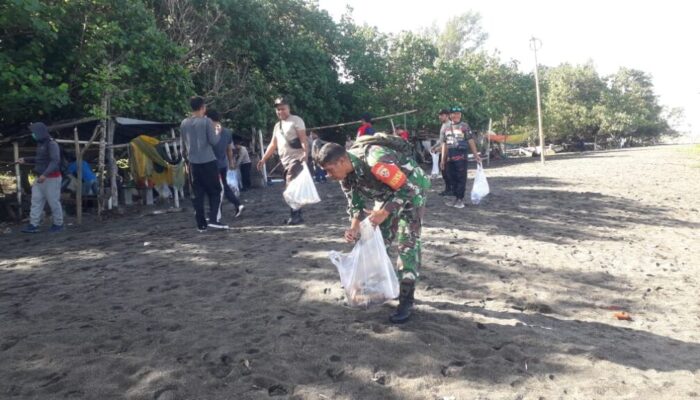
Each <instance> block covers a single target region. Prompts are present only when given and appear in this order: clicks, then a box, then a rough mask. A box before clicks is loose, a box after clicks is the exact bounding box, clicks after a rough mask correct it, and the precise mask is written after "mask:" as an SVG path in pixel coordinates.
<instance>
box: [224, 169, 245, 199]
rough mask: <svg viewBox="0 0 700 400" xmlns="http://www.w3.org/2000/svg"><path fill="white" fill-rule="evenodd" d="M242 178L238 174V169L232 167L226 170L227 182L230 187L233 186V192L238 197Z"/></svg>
mask: <svg viewBox="0 0 700 400" xmlns="http://www.w3.org/2000/svg"><path fill="white" fill-rule="evenodd" d="M239 182H240V180H239V179H238V174H237V173H236V170H234V169H230V170H228V172H226V184H227V185H228V187H230V188H231V190H232V191H233V194H235V195H236V197H238V195H239V194H240V193H241V192H240V183H239Z"/></svg>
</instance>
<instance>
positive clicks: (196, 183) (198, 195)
mask: <svg viewBox="0 0 700 400" xmlns="http://www.w3.org/2000/svg"><path fill="white" fill-rule="evenodd" d="M222 186H223V185H222V184H221V178H220V177H219V168H218V166H217V165H216V161H211V162H208V163H204V164H192V191H193V192H194V199H193V200H192V204H193V205H194V212H195V218H196V220H197V227H198V228H200V229H203V228H206V227H207V220H206V217H205V216H204V196H209V221H211V222H212V223H216V222H219V219H221V199H222V197H223V193H224V192H223V187H222Z"/></svg>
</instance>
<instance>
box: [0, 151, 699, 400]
mask: <svg viewBox="0 0 700 400" xmlns="http://www.w3.org/2000/svg"><path fill="white" fill-rule="evenodd" d="M486 173H487V176H488V179H489V183H490V186H491V194H490V195H489V196H488V197H487V199H486V200H485V201H484V202H483V203H482V204H480V205H479V206H472V205H469V206H467V207H466V208H464V209H462V210H458V209H454V208H448V207H446V206H445V205H444V204H443V198H442V197H440V196H438V195H437V193H438V192H440V191H442V189H443V185H442V181H441V180H434V181H433V182H434V185H433V188H432V189H431V191H430V196H429V203H428V212H427V216H426V219H425V223H424V231H423V248H424V252H423V268H422V276H421V280H420V282H419V284H418V287H417V291H416V298H417V305H416V309H415V313H414V316H413V317H412V319H411V321H410V322H409V323H407V324H405V325H402V326H395V325H391V324H390V323H389V322H388V319H387V316H388V314H389V313H390V311H391V310H392V308H393V307H394V305H395V303H389V304H386V305H383V306H378V307H375V308H371V309H369V310H356V309H351V308H349V307H347V305H346V304H345V297H344V292H343V289H342V288H341V287H340V283H339V279H338V274H337V272H336V270H335V267H334V266H333V265H332V264H331V262H330V260H329V259H328V252H329V251H330V250H339V251H349V250H350V249H351V247H352V246H351V245H349V244H346V243H345V242H344V240H343V239H342V234H343V230H344V229H345V227H346V225H347V218H346V214H345V199H344V196H343V194H342V192H341V191H340V188H339V185H338V184H337V183H331V182H329V183H326V184H320V185H318V188H319V193H320V195H321V198H322V199H323V201H322V202H321V203H320V204H317V205H314V206H312V207H309V208H308V209H307V210H306V211H305V215H304V217H305V219H306V224H305V225H303V226H293V227H289V226H283V225H282V224H281V222H282V220H283V219H284V218H285V217H287V216H288V211H287V209H286V208H285V205H284V203H283V200H282V195H281V192H282V187H281V186H280V185H276V186H273V187H270V188H269V189H265V190H262V189H257V190H253V191H249V192H246V193H244V195H243V200H244V201H245V203H244V204H245V205H246V206H247V210H246V212H245V214H244V215H243V216H242V217H241V218H239V219H235V220H234V219H233V218H232V209H233V207H232V206H231V205H230V204H227V205H226V206H225V208H224V217H225V219H226V221H227V222H229V223H231V225H232V229H230V230H228V231H218V232H206V233H204V234H199V233H197V231H196V229H195V225H194V217H193V215H192V208H191V204H190V203H189V201H186V202H185V205H186V207H187V209H186V210H185V211H184V212H182V213H165V214H159V215H150V212H151V211H153V208H150V209H149V208H133V209H129V210H128V211H127V212H126V214H125V215H113V216H108V217H107V218H105V219H104V220H103V221H101V222H98V221H96V220H95V219H94V218H87V219H88V221H87V222H86V223H85V224H84V225H83V226H81V227H77V226H75V225H73V226H69V227H68V228H67V230H66V231H65V232H64V233H61V234H53V235H51V234H48V233H41V234H37V235H24V234H20V233H18V227H16V226H13V227H12V229H11V231H10V232H9V233H5V234H2V235H0V240H2V245H1V247H2V251H1V252H0V321H1V323H0V399H12V400H14V399H129V400H136V399H139V400H141V399H144V400H145V399H157V400H166V399H168V400H172V399H205V400H210V399H211V400H217V399H267V398H270V397H275V398H280V399H339V400H351V399H352V400H355V399H361V400H365V399H388V400H393V399H396V400H398V399H439V400H447V399H451V400H462V399H520V400H524V399H535V400H537V399H693V398H700V296H699V289H700V286H699V285H700V159H698V156H697V155H693V154H691V153H690V152H689V151H688V150H687V148H684V147H680V146H666V147H655V148H639V149H629V150H620V151H608V152H599V153H582V154H570V155H560V156H555V157H553V158H551V159H550V160H549V161H548V162H547V164H546V165H545V166H544V167H542V166H541V165H540V164H539V162H537V161H536V160H530V159H528V160H514V161H504V162H494V163H492V164H491V166H490V167H489V168H487V169H486ZM473 176H474V170H473V168H472V166H471V165H470V171H469V184H468V187H471V180H472V178H473ZM72 221H73V220H72V219H69V220H68V222H72ZM392 258H393V257H392ZM623 311H624V312H627V313H628V314H629V316H630V317H631V320H618V319H617V318H616V317H615V316H614V314H615V313H618V312H623Z"/></svg>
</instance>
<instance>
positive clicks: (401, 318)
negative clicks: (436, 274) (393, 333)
mask: <svg viewBox="0 0 700 400" xmlns="http://www.w3.org/2000/svg"><path fill="white" fill-rule="evenodd" d="M415 291H416V283H415V282H414V281H403V282H401V287H400V289H399V306H398V307H396V311H395V312H394V313H393V314H391V316H390V317H389V321H391V322H392V323H394V324H403V323H404V322H406V321H408V318H409V317H410V316H411V308H413V301H414V297H413V294H414V292H415Z"/></svg>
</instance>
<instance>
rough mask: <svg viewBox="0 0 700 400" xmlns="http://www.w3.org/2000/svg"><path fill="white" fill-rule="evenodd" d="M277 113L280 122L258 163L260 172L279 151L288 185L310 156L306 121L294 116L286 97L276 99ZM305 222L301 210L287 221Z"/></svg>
mask: <svg viewBox="0 0 700 400" xmlns="http://www.w3.org/2000/svg"><path fill="white" fill-rule="evenodd" d="M274 105H275V112H276V113H277V118H278V119H279V121H277V123H276V124H275V128H274V130H273V131H272V139H271V140H270V145H269V146H268V147H267V150H266V151H265V154H264V155H263V157H262V159H261V160H260V161H259V162H258V170H262V168H263V166H264V165H265V162H266V161H267V160H269V159H270V157H272V155H273V154H274V153H275V151H277V154H278V155H279V157H280V161H281V162H282V166H283V167H284V177H285V181H286V184H287V185H289V183H290V182H291V181H292V180H293V179H294V178H296V177H297V175H299V173H300V172H301V171H303V169H304V164H303V163H304V162H306V159H307V158H308V156H309V154H310V153H309V142H308V139H307V138H306V125H304V120H302V119H301V118H299V117H298V116H296V115H292V114H291V112H290V109H289V103H288V101H287V100H286V99H285V98H284V97H278V98H277V99H275V103H274ZM303 222H304V219H303V217H302V214H301V209H299V210H294V209H292V210H291V216H290V218H289V219H287V220H286V221H285V223H286V224H287V225H299V224H302V223H303Z"/></svg>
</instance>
